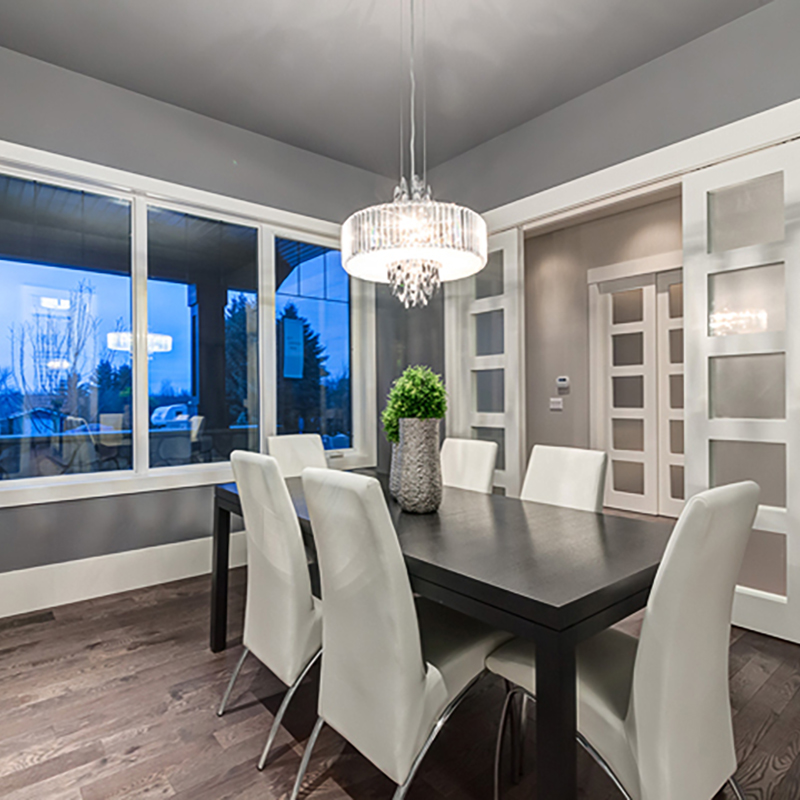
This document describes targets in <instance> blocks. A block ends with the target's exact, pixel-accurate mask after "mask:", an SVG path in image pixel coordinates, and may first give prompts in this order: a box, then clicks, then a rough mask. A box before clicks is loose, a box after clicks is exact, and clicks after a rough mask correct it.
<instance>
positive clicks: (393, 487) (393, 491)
mask: <svg viewBox="0 0 800 800" xmlns="http://www.w3.org/2000/svg"><path fill="white" fill-rule="evenodd" d="M402 455H403V451H402V450H401V449H400V445H399V444H398V443H397V442H392V466H391V467H390V468H389V494H390V495H391V496H392V497H394V498H395V500H396V499H397V496H398V495H399V494H400V464H401V463H402V460H403V459H402Z"/></svg>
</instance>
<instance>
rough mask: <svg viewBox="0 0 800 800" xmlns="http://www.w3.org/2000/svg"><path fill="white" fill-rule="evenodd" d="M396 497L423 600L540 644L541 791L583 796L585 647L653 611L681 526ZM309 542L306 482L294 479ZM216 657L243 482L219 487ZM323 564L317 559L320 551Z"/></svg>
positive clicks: (455, 492)
mask: <svg viewBox="0 0 800 800" xmlns="http://www.w3.org/2000/svg"><path fill="white" fill-rule="evenodd" d="M375 477H377V478H378V479H379V480H380V481H381V483H382V485H383V487H384V491H385V494H386V497H387V502H388V505H389V510H390V513H391V515H392V519H393V521H394V524H395V528H396V530H397V535H398V538H399V540H400V545H401V548H402V551H403V555H404V556H405V560H406V566H407V568H408V573H409V576H410V579H411V585H412V588H413V589H414V591H415V592H417V593H418V594H420V595H422V596H423V597H427V598H428V599H430V600H434V601H436V602H439V603H442V604H444V605H446V606H449V607H450V608H454V609H456V610H458V611H461V612H463V613H464V614H468V615H469V616H472V617H475V618H477V619H480V620H483V621H484V622H487V623H489V624H490V625H493V626H495V627H497V628H502V629H503V630H506V631H510V632H511V633H513V634H515V635H516V636H521V637H525V638H526V639H532V640H533V641H534V642H535V644H536V698H537V700H536V772H537V774H536V787H537V796H538V797H539V798H541V799H542V800H575V798H576V797H577V765H576V756H577V745H576V738H575V733H576V715H577V705H576V703H577V697H576V683H575V679H576V675H575V669H576V667H575V648H576V646H577V645H578V644H579V643H580V642H582V641H584V640H585V639H588V638H589V637H590V636H592V635H594V634H596V633H598V632H600V631H602V630H604V629H605V628H608V627H609V626H611V625H613V624H614V623H616V622H619V621H620V620H622V619H624V618H625V617H627V616H628V615H630V614H632V613H633V612H635V611H638V610H639V609H641V608H643V607H644V605H645V604H646V603H647V597H648V594H649V592H650V588H651V586H652V584H653V579H654V578H655V574H656V570H657V569H658V565H659V563H660V562H661V558H662V556H663V553H664V549H665V547H666V544H667V541H668V539H669V536H670V533H671V531H672V527H673V523H672V522H670V521H664V520H663V519H662V520H655V519H654V520H646V519H640V518H632V517H625V516H618V515H614V514H595V513H590V512H586V511H576V510H574V509H568V508H561V507H559V506H550V505H544V504H541V503H531V502H525V501H522V500H517V499H513V498H509V497H503V496H499V495H485V494H481V493H478V492H469V491H465V490H462V489H453V488H445V489H444V493H443V498H442V504H441V506H440V508H439V510H438V511H437V512H436V513H433V514H408V513H405V512H403V511H402V510H401V509H400V507H399V506H398V504H397V503H396V502H394V501H393V500H392V499H391V498H390V496H389V493H388V485H387V484H388V481H387V477H386V476H385V475H380V474H375ZM286 483H287V485H288V487H289V491H290V494H291V496H292V500H293V502H294V505H295V508H296V510H297V515H298V518H299V519H300V523H301V527H302V528H303V530H304V535H306V536H307V537H309V544H310V525H309V521H308V510H307V508H306V505H305V499H304V497H303V491H302V484H301V481H300V479H299V478H290V479H287V481H286ZM214 497H215V508H214V550H213V565H212V566H213V571H212V591H211V649H212V650H213V651H215V652H218V651H220V650H223V649H224V648H225V646H226V639H225V636H226V617H227V593H228V554H229V540H230V515H231V514H232V513H234V514H240V513H241V505H240V502H239V495H238V492H237V490H236V484H233V483H228V484H223V485H220V486H217V487H215V495H214ZM312 560H313V554H312Z"/></svg>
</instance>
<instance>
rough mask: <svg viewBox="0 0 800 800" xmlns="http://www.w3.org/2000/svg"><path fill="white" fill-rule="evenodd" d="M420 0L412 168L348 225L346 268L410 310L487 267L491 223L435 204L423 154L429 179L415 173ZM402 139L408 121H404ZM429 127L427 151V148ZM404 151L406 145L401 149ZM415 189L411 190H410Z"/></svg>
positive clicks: (464, 210) (344, 237) (465, 210)
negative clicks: (384, 287) (390, 193)
mask: <svg viewBox="0 0 800 800" xmlns="http://www.w3.org/2000/svg"><path fill="white" fill-rule="evenodd" d="M414 2H415V0H410V2H409V5H410V11H411V15H410V16H411V48H410V54H411V55H410V66H411V69H410V78H411V106H410V122H411V125H410V139H409V151H410V156H411V158H410V166H411V172H410V176H409V180H407V179H406V177H405V176H404V175H403V174H402V172H403V166H402V158H401V165H400V172H401V175H400V183H399V184H398V186H397V187H396V188H395V190H394V201H393V202H391V203H382V204H380V205H375V206H370V207H369V208H364V209H362V210H361V211H356V212H355V214H352V215H351V216H350V217H348V219H347V220H345V223H344V225H342V265H343V266H344V268H345V270H346V271H347V272H348V273H349V274H350V275H352V276H353V277H355V278H361V279H362V280H367V281H373V282H375V283H388V284H389V285H390V286H391V289H392V293H393V294H394V295H395V296H396V297H397V298H398V299H399V300H400V302H401V303H403V305H405V307H406V308H408V307H409V306H424V305H427V303H428V300H429V299H430V297H431V296H432V295H433V293H434V292H435V291H436V289H437V288H438V287H439V285H440V284H441V283H442V282H443V281H455V280H460V279H461V278H468V277H470V276H471V275H474V274H475V273H476V272H480V270H482V269H483V268H484V267H485V266H486V259H487V231H486V222H485V221H484V219H483V217H481V215H480V214H477V213H476V212H475V211H471V210H470V209H468V208H465V207H464V206H460V205H457V204H455V203H442V202H438V201H436V200H433V198H432V195H431V189H430V186H427V185H426V182H425V180H424V177H425V175H426V174H427V169H426V167H425V161H426V159H425V157H424V156H423V177H422V178H420V176H419V175H418V174H417V172H416V169H415V134H416V122H415V110H416V104H415V89H416V79H415V75H414V49H415V40H414ZM401 140H402V120H401ZM424 141H425V139H424V126H423V153H425V152H426V151H425V149H424ZM401 150H402V147H401ZM409 187H410V188H409Z"/></svg>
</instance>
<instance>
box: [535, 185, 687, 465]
mask: <svg viewBox="0 0 800 800" xmlns="http://www.w3.org/2000/svg"><path fill="white" fill-rule="evenodd" d="M682 248H683V245H682V235H681V201H680V198H678V197H676V198H672V199H669V200H662V201H660V202H657V203H652V204H650V205H646V206H641V207H639V208H634V209H630V210H627V211H623V212H621V213H618V214H613V215H610V216H606V217H603V218H601V219H595V220H592V221H590V222H583V223H580V224H576V225H572V226H570V227H568V228H563V229H561V230H557V231H552V232H550V233H546V234H543V235H541V236H533V237H531V238H529V239H527V240H526V242H525V344H526V347H525V352H526V380H527V410H526V413H527V431H528V441H527V445H528V452H530V450H531V448H532V447H533V445H534V444H537V443H538V444H554V445H567V446H570V445H571V446H573V447H588V446H589V403H590V397H589V290H588V286H587V283H586V272H587V270H589V269H592V268H594V267H604V266H608V265H610V264H618V263H620V262H622V261H631V260H633V259H637V258H644V257H647V256H653V255H658V254H660V253H668V252H672V251H675V250H681V249H682ZM559 375H568V376H569V378H570V390H569V394H567V395H564V397H563V400H564V410H563V411H550V410H549V402H550V398H551V397H555V396H557V391H556V384H555V381H556V377H558V376H559Z"/></svg>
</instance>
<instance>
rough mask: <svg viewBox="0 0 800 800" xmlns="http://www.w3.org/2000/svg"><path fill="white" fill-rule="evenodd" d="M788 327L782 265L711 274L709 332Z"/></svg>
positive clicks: (755, 331) (761, 330)
mask: <svg viewBox="0 0 800 800" xmlns="http://www.w3.org/2000/svg"><path fill="white" fill-rule="evenodd" d="M785 328H786V299H785V295H784V267H783V264H769V265H767V266H765V267H750V268H748V269H737V270H732V271H731V272H717V273H714V274H712V275H709V276H708V335H709V336H728V335H729V334H734V333H762V332H763V331H782V330H784V329H785Z"/></svg>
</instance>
